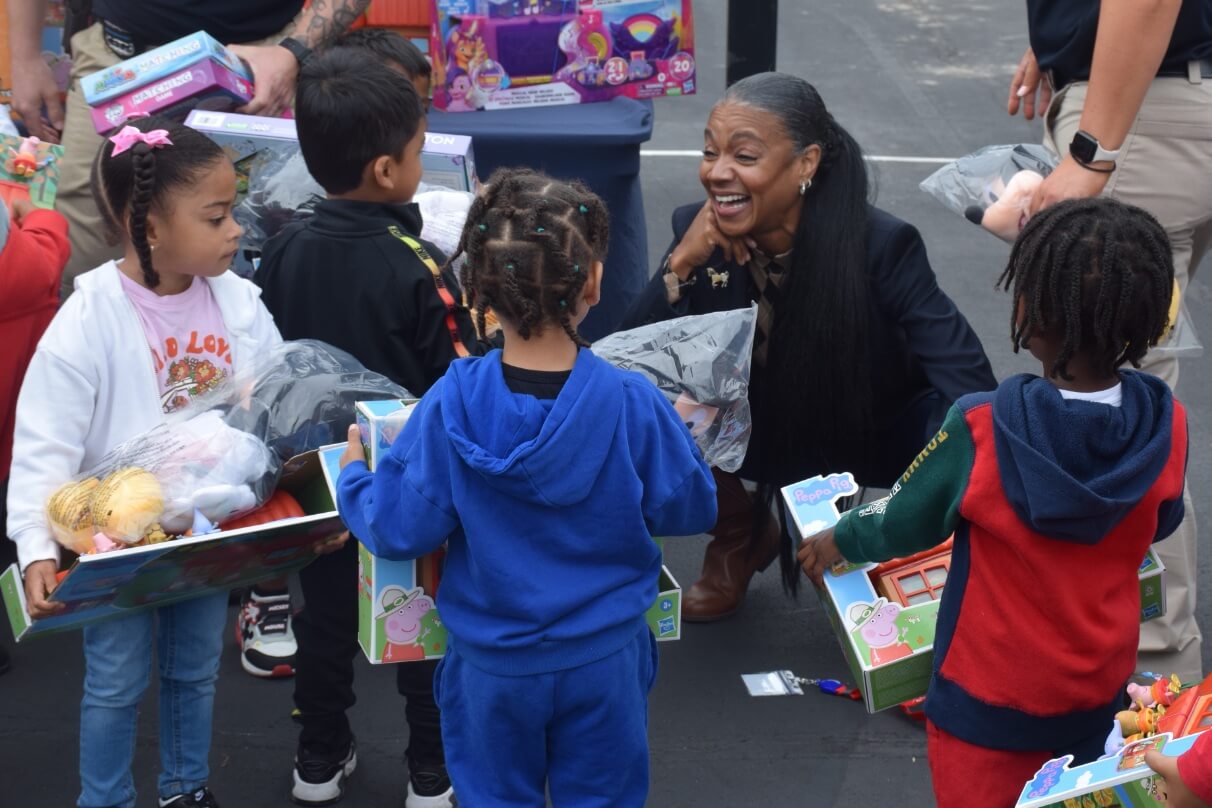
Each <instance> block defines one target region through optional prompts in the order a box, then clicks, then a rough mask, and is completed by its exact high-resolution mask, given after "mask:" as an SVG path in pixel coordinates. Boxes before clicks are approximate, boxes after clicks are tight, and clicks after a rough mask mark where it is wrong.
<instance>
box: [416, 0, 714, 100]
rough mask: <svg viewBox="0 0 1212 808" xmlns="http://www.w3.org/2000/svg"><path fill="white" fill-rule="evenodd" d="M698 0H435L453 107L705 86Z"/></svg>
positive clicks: (443, 94) (438, 48)
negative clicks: (699, 69)
mask: <svg viewBox="0 0 1212 808" xmlns="http://www.w3.org/2000/svg"><path fill="white" fill-rule="evenodd" d="M690 5H691V3H690V0H434V5H433V17H432V27H431V33H430V54H431V55H432V58H433V63H434V104H435V105H436V106H437V107H438V108H439V109H443V110H446V111H447V112H471V111H475V110H485V109H506V108H511V107H535V106H555V105H559V104H582V103H587V102H592V101H605V100H608V99H610V98H614V97H615V96H618V95H625V96H628V97H631V98H658V97H662V96H667V95H690V94H692V93H694V92H695V86H696V77H695V61H694V24H693V16H692V14H691V8H690Z"/></svg>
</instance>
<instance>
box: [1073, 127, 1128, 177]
mask: <svg viewBox="0 0 1212 808" xmlns="http://www.w3.org/2000/svg"><path fill="white" fill-rule="evenodd" d="M1069 154H1071V155H1073V159H1074V160H1076V161H1077V162H1078V163H1080V164H1081V165H1083V166H1085V167H1086V168H1089V167H1090V164H1091V163H1102V162H1107V163H1114V162H1115V161H1116V159H1118V158H1119V150H1118V149H1116V150H1115V151H1111V150H1110V149H1104V148H1103V147H1102V144H1101V143H1099V142H1098V138H1096V137H1094V135H1092V134H1090V133H1089V132H1083V131H1081V130H1080V129H1079V130H1078V132H1077V134H1076V135H1074V136H1073V142H1072V143H1070V144H1069Z"/></svg>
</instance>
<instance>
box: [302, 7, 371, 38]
mask: <svg viewBox="0 0 1212 808" xmlns="http://www.w3.org/2000/svg"><path fill="white" fill-rule="evenodd" d="M369 5H370V0H312V3H311V5H310V6H308V7H307V8H305V9H303V11H301V12H300V13H299V16H298V17H296V18H295V22H294V25H293V26H292V31H291V33H293V34H294V35H295V36H298V37H299V38H300V39H302V40H303V43H304V44H306V45H307V46H308V47H309V48H314V49H316V50H320V49H322V48H327V47H328V46H329V45H331V44H333V43H334V42H336V41H337V38H338V37H340V36H341V34H343V33H345V32H346V31H348V30H349V26H351V25H353V23H354V21H355V20H356V19H358V17H360V16H361V15H362V12H364V11H366V7H367V6H369Z"/></svg>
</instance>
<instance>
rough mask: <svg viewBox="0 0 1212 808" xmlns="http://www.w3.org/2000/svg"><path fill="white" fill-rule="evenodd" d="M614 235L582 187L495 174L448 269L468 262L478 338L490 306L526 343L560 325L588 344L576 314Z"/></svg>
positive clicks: (466, 283)
mask: <svg viewBox="0 0 1212 808" xmlns="http://www.w3.org/2000/svg"><path fill="white" fill-rule="evenodd" d="M609 235H610V217H609V215H608V214H607V212H606V206H605V204H603V202H602V200H601V199H599V198H598V197H597V196H596V195H595V194H594V193H593V192H592V191H590V190H589V189H588V188H586V187H585V186H584V185H582V184H581V183H579V182H565V181H562V180H555V179H552V178H551V177H549V176H547V175H546V174H542V173H539V172H537V171H531V170H529V169H521V168H513V169H511V168H505V169H500V170H498V171H496V172H494V173H493V175H492V177H490V178H489V180H488V185H487V186H486V188H485V189H484V191H483V192H482V193H481V194H480V195H479V196H478V197H476V200H475V202H473V203H472V205H471V209H470V210H469V211H468V213H467V224H466V225H465V226H464V228H463V235H462V237H461V238H460V239H459V245H458V247H457V248H456V249H455V253H454V255H452V256H451V257H450V263H451V264H453V262H454V261H455V260H456V259H457V258H458V257H459V256H460V255H465V256H466V258H467V260H466V263H465V264H464V266H463V271H462V277H461V279H460V280H461V281H462V284H463V289H464V291H466V293H467V295H468V298H469V300H470V302H471V306H472V311H473V313H474V315H475V317H476V325H477V327H478V329H479V331H480V333H481V334H483V333H485V325H486V324H485V320H486V318H487V315H488V311H489V310H490V309H491V310H492V312H493V313H494V314H495V315H496V316H497V317H498V318H499V319H502V320H505V321H507V322H508V323H510V325H512V326H513V327H514V328H516V329H517V330H518V333H519V334H520V335H521V337H522V338H523V339H530V337H531V336H537V335H539V334H542V333H543V331H544V330H545V329H546V328H547V327H549V326H558V327H559V328H561V329H562V330H563V331H564V333H565V334H567V335H568V338H569V339H571V340H572V341H573V342H574V343H576V344H577V345H580V346H587V345H588V344H589V343H587V342H586V341H585V340H584V339H583V338H582V337H581V335H580V334H579V333H577V329H576V326H575V325H574V324H573V321H572V317H573V312H574V310H575V308H576V304H577V300H578V297H579V295H580V294H581V291H582V290H583V289H584V287H585V280H586V278H587V277H588V273H589V271H590V268H591V266H592V265H593V262H595V261H602V260H604V259H605V257H606V243H607V240H608V239H609ZM449 265H450V264H448V266H449Z"/></svg>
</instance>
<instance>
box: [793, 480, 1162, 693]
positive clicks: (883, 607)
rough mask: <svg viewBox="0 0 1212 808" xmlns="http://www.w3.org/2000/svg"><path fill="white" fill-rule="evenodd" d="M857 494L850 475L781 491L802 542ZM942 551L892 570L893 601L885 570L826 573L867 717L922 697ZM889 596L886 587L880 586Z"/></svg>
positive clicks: (830, 611)
mask: <svg viewBox="0 0 1212 808" xmlns="http://www.w3.org/2000/svg"><path fill="white" fill-rule="evenodd" d="M857 491H858V486H857V485H856V483H855V482H854V477H853V476H852V475H850V474H848V473H845V474H831V475H829V476H827V477H812V478H810V479H808V480H804V481H803V482H799V483H795V484H793V485H789V486H786V487H785V488H783V489H782V494H783V501H784V504H785V507H786V509H787V513H788V515H789V519H788V522H789V523H791V524H794V525H795V527H796V529H797V530H798V535H799V539H796V543H797V544H798V543H799V540H800V539H804V538H807V537H808V536H812V535H814V534H816V533H819V532H820V531H822V530H824V529H826V528H828V527H832V526H833V525H834V524H836V523H837V520H838V518H839V514H838V511H837V501H838V500H839V499H841V498H842V497H847V496H850V495H852V494H854V493H856V492H857ZM943 549H944V548H935V550H932V551H928V552H926V553H920V554H918V555H916V556H913V557H911V558H909V559H902V560H901V561H900V563H899V564H898V565H896V567H895V569H897V570H899V571H900V572H901V573H903V575H904V577H905V578H909V579H912V580H913V581H914V584H913V585H912V586H908V585H907V584H905V583H904V580H902V581H901V582H898V586H897V587H896V591H897V593H898V595H897V597H895V598H890V597H888V596H886V595H881V593H880V591H878V590H877V586H880V587H881V588H883V584H884V581H883V580H882V579H883V577H884V576H885V574H886V573H887V572H888V571H889V569H890V567H889V565H877V564H847V565H843V566H841V567H839V568H837V569H834V570H831V571H829V572H827V573H825V577H824V587H823V588H822V589H821V590H820V596H821V601H822V605H823V606H824V609H825V613H826V615H827V616H828V617H829V622H830V623H831V624H832V625H833V630H834V632H835V633H836V634H837V635H838V638H839V640H840V641H841V645H842V653H843V655H844V656H845V657H846V663H847V665H849V667H850V671H851V673H852V674H853V675H854V678H855V680H856V681H857V683H858V687H859V689H860V690H861V691H862V693H863V703H864V704H865V705H866V706H867V710H868V712H872V713H874V712H878V711H880V710H885V709H887V708H889V707H895V706H896V705H898V704H901V703H902V702H905V701H908V700H910V699H913V698H916V697H918V696H921V695H923V694H924V693H925V692H926V690H927V688H928V687H929V684H930V676H931V673H932V672H933V669H934V631H935V626H936V624H937V622H938V609H939V598H940V597H941V596H942V591H943V587H944V585H945V583H946V575H947V571H948V569H949V564H950V559H949V557H948V556H947V555H946V554H945V553H940V552H939V551H940V550H943ZM1164 573H1165V567H1164V566H1163V565H1162V563H1161V561H1160V560H1159V559H1158V558H1157V556H1156V555H1155V554H1154V552H1153V551H1152V550H1150V551H1149V552H1148V554H1147V555H1146V557H1145V559H1144V561H1143V562H1142V563H1141V569H1140V581H1141V584H1140V585H1141V620H1142V622H1143V621H1146V620H1151V619H1153V618H1155V617H1158V616H1159V615H1161V614H1164V613H1165V606H1166V604H1165V586H1164V580H1165V579H1164ZM884 591H885V592H888V593H889V594H892V590H889V589H886V588H884Z"/></svg>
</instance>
